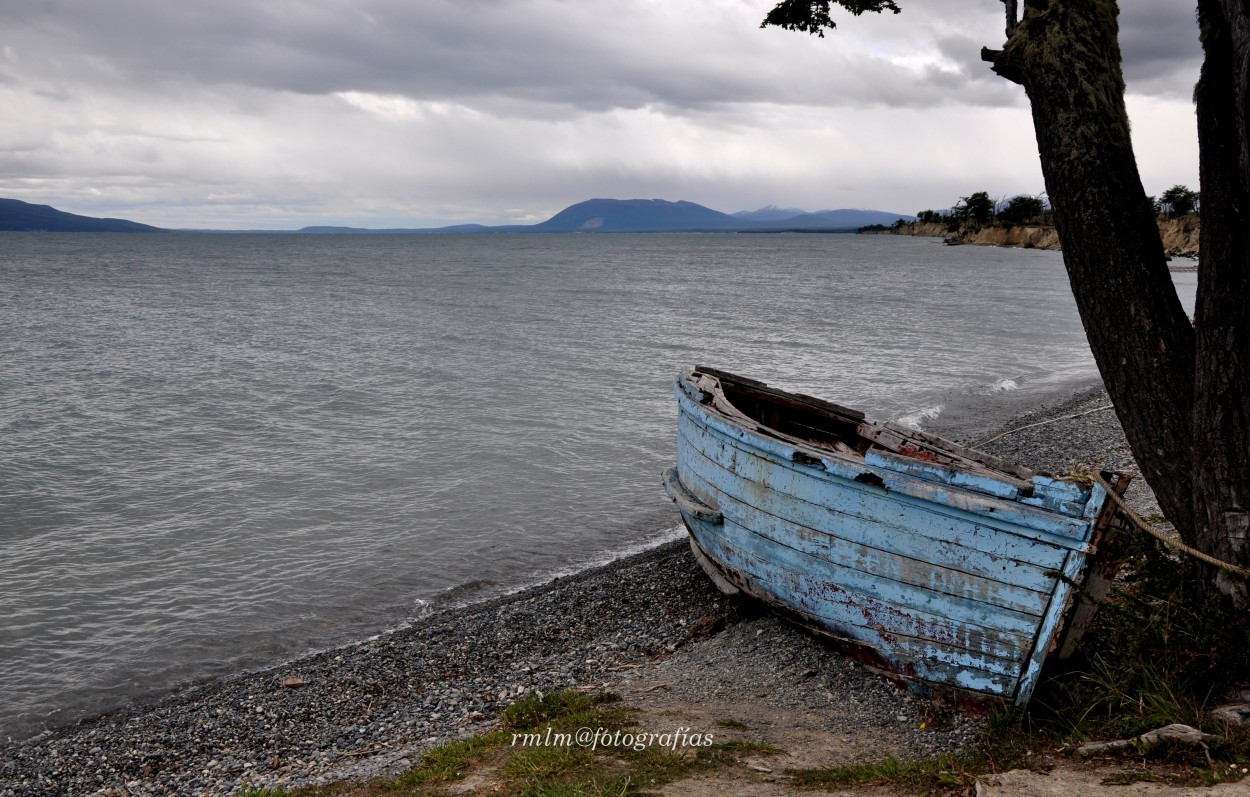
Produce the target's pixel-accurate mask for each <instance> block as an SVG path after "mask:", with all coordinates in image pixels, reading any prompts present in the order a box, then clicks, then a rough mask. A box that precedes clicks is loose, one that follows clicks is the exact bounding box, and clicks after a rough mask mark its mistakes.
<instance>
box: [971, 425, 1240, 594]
mask: <svg viewBox="0 0 1250 797" xmlns="http://www.w3.org/2000/svg"><path fill="white" fill-rule="evenodd" d="M1112 409H1115V406H1114V405H1112V404H1106V405H1103V406H1101V407H1094V408H1093V409H1092V410H1084V411H1082V412H1074V413H1072V414H1071V415H1061V416H1059V417H1057V418H1047V419H1046V420H1044V421H1038V422H1037V423H1030V424H1026V425H1024V426H1017V427H1016V428H1015V429H1008V430H1007V431H1005V432H1001V433H999V434H996V435H994V436H993V437H989V438H986V439H985V440H981V441H979V442H976V443H973V444H972V447H973V448H980V447H981V446H984V445H988V444H990V443H993V442H995V441H996V440H1002V439H1003V438H1004V437H1007V436H1009V435H1013V434H1015V433H1016V432H1023V431H1024V430H1025V429H1034V428H1036V427H1038V426H1046V425H1047V424H1051V423H1055V422H1057V421H1067V420H1071V419H1073V418H1080V417H1082V416H1084V415H1093V414H1094V413H1095V412H1105V411H1106V410H1112ZM1082 475H1085V474H1084V473H1082ZM1093 475H1094V479H1095V480H1096V481H1097V482H1098V484H1100V485H1102V488H1103V489H1104V490H1106V491H1107V495H1109V496H1111V500H1112V501H1114V502H1115V504H1116V506H1118V507H1119V508H1120V511H1122V512H1123V513H1124V516H1125V517H1127V518H1128V519H1129V521H1131V522H1132V524H1133V525H1134V526H1136V527H1137V528H1139V529H1141V530H1142V531H1144V532H1146V533H1147V534H1149V535H1150V536H1151V537H1154V538H1155V539H1156V540H1158V541H1159V542H1161V543H1163V544H1164V545H1166V546H1168V547H1169V548H1172V549H1174V550H1177V551H1180V552H1181V553H1185V554H1189V555H1190V556H1192V557H1194V558H1195V559H1197V560H1199V561H1201V562H1206V563H1207V564H1209V565H1211V566H1212V567H1218V568H1219V569H1220V570H1223V571H1225V572H1227V573H1232V574H1234V575H1238V576H1241V577H1242V578H1244V579H1247V580H1250V568H1246V567H1241V566H1240V565H1234V564H1229V563H1228V562H1225V561H1223V560H1221V559H1217V558H1215V557H1214V556H1212V555H1210V554H1208V553H1203V552H1202V551H1200V550H1198V549H1197V548H1194V547H1192V546H1189V545H1186V544H1185V543H1183V542H1181V541H1180V540H1179V539H1177V537H1176V536H1175V535H1172V534H1168V533H1167V532H1166V531H1164V530H1162V529H1160V528H1158V527H1156V526H1155V525H1154V524H1153V523H1150V522H1149V521H1147V520H1146V519H1145V518H1143V517H1142V516H1141V515H1139V514H1137V513H1136V512H1134V511H1133V509H1132V508H1131V507H1130V506H1129V505H1128V504H1127V503H1125V501H1124V499H1123V498H1122V497H1120V494H1119V493H1117V492H1116V491H1115V488H1113V487H1112V486H1111V485H1110V484H1109V483H1108V482H1107V480H1106V479H1104V478H1103V477H1102V476H1100V475H1099V474H1097V473H1094V474H1093Z"/></svg>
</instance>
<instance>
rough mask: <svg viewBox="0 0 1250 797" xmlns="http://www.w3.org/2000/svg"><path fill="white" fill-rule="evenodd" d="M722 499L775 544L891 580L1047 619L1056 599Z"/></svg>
mask: <svg viewBox="0 0 1250 797" xmlns="http://www.w3.org/2000/svg"><path fill="white" fill-rule="evenodd" d="M686 479H687V481H689V482H690V485H691V489H696V490H710V489H711V488H712V486H711V484H710V483H708V482H705V481H703V479H702V478H701V477H700V476H699V475H698V474H697V473H694V472H693V471H692V472H690V473H687V475H686ZM720 503H721V507H722V509H723V510H724V512H726V513H728V515H729V516H730V517H731V518H733V520H734V522H735V523H737V524H739V525H741V526H744V527H746V528H749V529H751V530H752V531H753V532H755V533H756V534H759V535H760V536H762V537H767V538H769V539H771V540H773V541H774V542H777V543H779V544H782V545H786V546H788V547H790V548H794V549H796V550H798V551H802V552H803V553H807V554H810V555H813V556H817V557H821V558H824V559H827V560H828V561H830V562H833V563H834V564H837V565H841V566H842V567H846V568H849V569H852V570H858V571H861V572H864V573H870V574H877V575H879V576H881V577H882V578H885V579H887V580H889V581H897V582H899V583H901V584H908V585H911V586H913V587H919V588H921V589H927V590H930V591H932V592H937V593H942V594H945V595H949V596H952V597H958V598H963V599H966V600H969V601H975V602H978V603H989V604H991V605H993V606H996V607H1005V608H1009V609H1013V610H1015V611H1018V612H1021V613H1023V614H1028V615H1032V616H1034V617H1041V615H1042V614H1043V612H1045V610H1046V607H1047V605H1049V603H1050V592H1049V590H1048V591H1045V592H1043V591H1038V590H1034V589H1026V588H1023V587H1019V586H1015V585H1013V584H1010V583H1004V582H1001V581H994V580H991V579H988V578H984V577H981V576H977V575H972V574H969V573H966V572H964V571H962V570H955V569H953V568H948V567H944V566H938V563H936V562H933V561H925V560H923V559H916V558H911V557H907V556H903V555H901V554H897V553H893V552H891V551H888V550H883V549H882V548H880V547H869V546H867V545H861V544H859V543H856V542H852V541H849V540H847V539H845V538H843V537H841V536H839V531H841V529H833V530H830V531H826V530H824V529H814V528H811V527H810V526H806V525H802V524H801V523H800V522H796V521H794V520H792V519H790V518H783V517H778V516H776V515H773V514H769V512H768V511H767V509H759V508H756V507H752V506H749V505H748V504H744V503H742V502H740V501H738V500H737V499H736V498H734V497H732V496H731V495H729V494H728V493H726V494H724V495H722V496H721V498H720ZM768 503H772V504H774V506H773V507H772V508H775V509H777V510H778V511H784V510H785V509H786V508H787V507H784V506H780V507H778V506H776V502H768ZM848 522H855V521H848ZM861 528H862V526H861ZM846 536H869V535H867V534H863V533H862V532H861V534H859V535H846ZM961 564H962V562H961ZM1022 569H1023V566H1020V565H1017V570H1022ZM1034 570H1035V574H1036V580H1037V581H1039V582H1044V583H1045V584H1046V585H1047V586H1048V587H1050V588H1053V587H1054V577H1053V576H1046V575H1045V571H1042V570H1040V569H1036V568H1035V569H1034Z"/></svg>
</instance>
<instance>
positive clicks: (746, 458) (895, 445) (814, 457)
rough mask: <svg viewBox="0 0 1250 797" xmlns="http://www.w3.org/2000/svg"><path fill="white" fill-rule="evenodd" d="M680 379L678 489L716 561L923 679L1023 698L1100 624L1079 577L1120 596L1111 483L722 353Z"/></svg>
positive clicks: (699, 544)
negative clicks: (1047, 668) (1054, 469)
mask: <svg viewBox="0 0 1250 797" xmlns="http://www.w3.org/2000/svg"><path fill="white" fill-rule="evenodd" d="M674 392H675V393H676V396H677V403H678V407H679V417H678V436H677V466H676V467H674V468H670V469H669V470H668V471H667V472H666V473H665V474H664V482H665V489H666V490H667V492H668V494H669V496H670V497H671V498H673V499H674V501H675V502H676V503H677V506H678V508H679V509H680V511H681V516H682V518H683V520H684V521H685V524H686V527H687V528H688V529H689V532H690V543H691V548H692V549H693V550H694V552H695V556H696V558H698V559H699V562H700V564H701V565H702V566H703V568H704V570H706V571H707V572H708V575H710V576H711V578H712V579H713V580H714V581H715V582H716V584H717V585H718V586H719V587H720V588H721V589H722V590H723V591H725V592H735V591H737V590H741V591H743V592H745V593H747V594H748V595H751V596H753V597H756V598H759V599H762V600H763V601H766V602H768V603H770V604H772V605H774V606H776V607H779V608H782V609H784V610H786V611H787V613H788V614H790V615H791V616H793V617H797V618H798V619H799V620H800V621H801V622H803V623H804V624H806V625H808V626H810V627H811V628H813V629H815V630H817V631H819V632H821V633H823V634H825V635H827V636H829V637H832V638H833V639H835V640H838V641H840V642H843V643H849V646H850V647H851V649H852V651H853V652H856V653H859V654H864V655H861V658H864V659H865V660H866V661H870V662H871V663H874V664H875V665H877V666H881V667H884V668H886V669H888V670H889V671H890V672H892V673H894V674H896V675H897V676H899V677H902V678H904V679H906V680H908V681H909V682H910V683H911V684H912V685H913V686H914V688H916V689H917V690H918V691H922V692H931V691H934V687H936V688H937V690H938V691H953V692H955V693H956V694H955V696H956V697H965V698H973V699H975V700H978V701H980V700H985V699H988V698H1003V699H1006V700H1011V701H1014V702H1015V703H1016V704H1017V705H1024V704H1025V703H1027V702H1028V700H1029V697H1030V695H1031V694H1032V692H1033V689H1034V687H1035V686H1036V684H1037V681H1038V676H1039V673H1040V672H1041V668H1042V664H1043V661H1044V660H1045V659H1046V657H1047V655H1048V653H1050V652H1051V651H1052V650H1053V649H1056V648H1063V649H1064V650H1063V651H1062V652H1063V653H1065V654H1066V652H1068V651H1069V650H1070V649H1071V646H1072V644H1073V642H1074V640H1075V638H1076V637H1077V635H1079V633H1080V632H1081V631H1082V630H1083V629H1084V627H1085V626H1086V625H1087V624H1088V620H1089V615H1090V614H1091V613H1092V609H1091V606H1092V605H1093V602H1092V601H1089V600H1088V598H1087V599H1086V605H1078V604H1080V603H1081V601H1080V600H1078V599H1079V598H1080V597H1081V596H1082V594H1083V593H1084V591H1083V590H1082V589H1081V588H1080V586H1081V585H1082V584H1084V583H1085V581H1086V579H1089V580H1090V583H1089V585H1088V586H1089V590H1090V591H1092V592H1093V593H1095V594H1097V593H1098V592H1103V593H1105V581H1106V578H1105V576H1106V573H1105V572H1102V573H1101V575H1102V577H1103V578H1102V581H1101V582H1099V583H1095V581H1097V580H1098V574H1099V572H1100V567H1098V566H1094V565H1093V564H1092V563H1091V554H1092V553H1094V552H1095V551H1096V549H1097V546H1098V545H1099V543H1100V541H1101V540H1102V538H1103V536H1104V535H1105V534H1106V533H1107V530H1108V528H1109V526H1110V525H1111V524H1112V522H1113V521H1114V519H1115V514H1116V512H1115V505H1114V503H1113V502H1111V501H1108V500H1106V499H1107V494H1106V491H1105V490H1104V489H1103V488H1102V487H1101V486H1099V485H1098V484H1094V485H1093V486H1082V485H1080V484H1077V483H1073V482H1071V481H1062V480H1059V479H1055V478H1051V477H1049V476H1046V475H1042V474H1034V473H1032V472H1030V471H1028V470H1026V469H1023V468H1018V467H1011V466H1008V465H1006V464H1004V463H1003V462H1001V461H1000V460H998V459H996V458H995V457H992V456H990V455H988V454H985V453H983V452H979V451H975V450H970V449H965V448H961V447H960V446H958V445H956V444H955V443H952V442H950V441H947V440H943V439H942V438H939V437H936V436H933V435H928V434H924V433H922V432H917V431H914V430H911V429H907V428H903V427H899V426H896V425H893V424H888V423H887V424H880V423H875V422H872V421H868V420H866V419H865V418H864V415H863V414H862V413H859V412H856V411H854V410H849V409H846V408H844V407H839V406H837V405H836V404H831V403H829V402H825V401H821V400H819V399H815V398H811V397H808V396H803V395H797V394H790V393H785V392H782V391H780V390H775V389H773V388H770V387H768V386H767V385H765V384H764V383H763V382H757V381H755V380H752V379H746V378H743V377H739V376H734V375H733V374H728V373H725V372H722V371H717V370H714V369H711V368H702V367H700V368H695V369H691V370H688V371H686V372H685V373H683V374H681V375H680V376H678V378H677V380H676V383H675V384H674ZM1103 476H1104V478H1105V479H1106V480H1107V482H1108V483H1109V484H1111V485H1113V486H1114V487H1115V488H1116V490H1117V492H1123V490H1124V488H1125V487H1127V485H1128V477H1127V476H1123V475H1121V474H1114V473H1104V474H1103ZM1065 620H1068V622H1067V623H1066V631H1064V629H1065ZM1061 631H1063V634H1064V635H1061Z"/></svg>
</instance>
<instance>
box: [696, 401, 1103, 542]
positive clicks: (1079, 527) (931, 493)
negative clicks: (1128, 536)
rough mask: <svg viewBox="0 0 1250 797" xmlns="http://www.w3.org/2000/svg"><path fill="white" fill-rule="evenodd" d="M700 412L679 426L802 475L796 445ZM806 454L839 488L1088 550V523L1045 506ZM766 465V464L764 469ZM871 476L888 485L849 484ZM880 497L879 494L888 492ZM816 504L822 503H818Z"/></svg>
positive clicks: (828, 455)
mask: <svg viewBox="0 0 1250 797" xmlns="http://www.w3.org/2000/svg"><path fill="white" fill-rule="evenodd" d="M680 403H681V402H680V400H679V404H680ZM696 412H697V411H696V408H695V407H694V406H692V405H687V406H685V407H683V414H682V416H681V417H680V418H679V419H678V422H679V424H680V423H691V424H697V425H700V426H703V427H704V428H706V429H708V430H710V431H713V432H714V433H715V434H717V435H720V436H721V437H722V438H724V439H725V440H726V441H728V440H735V441H737V442H738V443H741V445H740V446H736V447H735V448H736V449H737V450H740V451H743V452H747V453H749V454H751V455H753V456H758V457H760V458H766V459H767V464H768V465H781V466H783V467H784V468H785V470H786V471H791V472H799V471H798V469H797V467H796V463H795V462H794V452H795V450H796V449H795V448H794V447H791V446H788V445H785V444H782V443H778V442H777V441H775V440H772V439H769V438H767V437H763V436H761V435H760V434H758V433H757V432H755V431H753V430H750V429H743V428H742V427H741V426H738V425H735V424H733V423H731V422H727V419H725V418H721V417H717V416H716V415H713V414H710V413H706V412H703V413H697V414H696ZM805 453H809V454H812V455H816V456H819V455H821V454H824V456H823V457H821V463H822V465H823V469H824V470H825V471H826V472H827V473H828V474H829V475H830V476H832V477H837V480H835V481H834V483H836V484H837V485H838V487H839V488H847V489H848V490H851V491H854V492H857V493H866V492H872V491H876V490H883V491H884V492H885V493H889V494H890V502H891V503H895V502H896V503H898V504H900V505H902V506H911V507H916V506H920V507H924V511H925V512H935V513H940V514H947V515H950V516H951V517H954V518H959V519H967V520H972V521H973V522H977V523H981V524H983V525H986V526H991V527H994V528H999V529H1001V530H1002V531H1006V532H1009V533H1012V534H1017V535H1021V536H1029V537H1032V538H1034V539H1038V540H1040V541H1046V542H1052V543H1055V544H1060V545H1064V546H1067V547H1073V548H1080V549H1082V550H1085V549H1087V547H1088V546H1087V545H1086V541H1087V540H1088V538H1089V534H1090V528H1089V524H1088V523H1086V522H1083V521H1081V520H1080V519H1077V518H1057V517H1056V516H1055V514H1054V513H1053V512H1047V511H1044V510H1042V509H1040V508H1036V507H1032V506H1027V505H1022V504H1019V503H1013V502H1010V501H1004V500H1000V499H996V498H993V497H990V496H981V495H975V494H973V493H969V492H967V491H964V490H958V489H953V488H948V487H946V486H944V485H937V484H932V483H928V482H925V481H923V480H920V479H916V478H913V477H909V476H907V475H906V474H899V473H895V472H893V471H889V470H885V469H882V468H870V467H868V466H866V465H865V464H864V461H863V460H862V459H854V458H850V457H845V456H842V455H839V454H836V453H833V452H821V451H818V450H814V449H812V450H809V451H807V452H805ZM731 455H732V452H731ZM761 467H764V466H763V465H761ZM768 470H769V471H770V472H769V473H767V474H765V475H762V476H761V479H763V480H766V481H767V480H769V479H771V478H772V477H773V474H772V473H771V468H768ZM866 473H867V474H871V475H873V476H874V477H876V479H874V480H872V481H873V483H876V482H878V481H879V482H880V484H882V485H883V487H872V486H871V485H870V484H868V483H863V484H859V486H858V487H857V486H855V485H854V484H847V483H846V482H855V479H856V477H857V476H862V475H863V474H866ZM776 475H777V476H778V477H784V478H790V477H789V475H788V474H787V473H785V472H782V471H779V472H778V473H777V474H776ZM820 481H822V482H828V481H829V480H828V479H827V478H822V479H821V480H820ZM826 489H827V488H826ZM822 491H823V490H822ZM875 494H879V495H880V494H883V493H875ZM817 500H818V501H819V499H817Z"/></svg>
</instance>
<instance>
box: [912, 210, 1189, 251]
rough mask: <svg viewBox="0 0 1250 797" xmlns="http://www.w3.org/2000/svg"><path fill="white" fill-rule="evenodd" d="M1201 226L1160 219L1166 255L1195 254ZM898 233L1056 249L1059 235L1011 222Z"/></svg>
mask: <svg viewBox="0 0 1250 797" xmlns="http://www.w3.org/2000/svg"><path fill="white" fill-rule="evenodd" d="M1199 229H1201V225H1200V224H1199V221H1198V217H1196V216H1187V217H1185V218H1182V219H1162V220H1160V221H1159V234H1160V235H1161V236H1162V237H1163V247H1164V249H1166V250H1167V253H1168V254H1169V255H1174V256H1181V257H1196V256H1197V254H1198V231H1199ZM899 234H901V235H920V236H932V237H936V238H945V239H946V240H947V241H948V243H959V244H983V245H987V246H1018V247H1022V248H1024V249H1058V248H1059V236H1058V234H1056V232H1055V228H1054V227H1043V226H1040V225H1012V226H1001V227H999V226H993V227H982V228H981V229H979V230H963V231H961V232H950V231H948V230H947V229H946V225H945V224H932V223H930V224H921V223H919V222H916V223H914V224H904V225H903V226H902V227H900V228H899Z"/></svg>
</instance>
